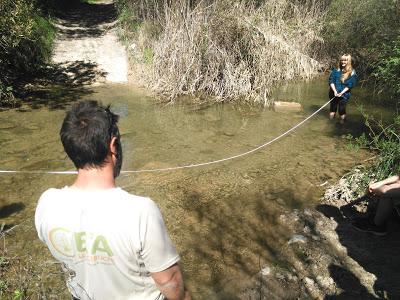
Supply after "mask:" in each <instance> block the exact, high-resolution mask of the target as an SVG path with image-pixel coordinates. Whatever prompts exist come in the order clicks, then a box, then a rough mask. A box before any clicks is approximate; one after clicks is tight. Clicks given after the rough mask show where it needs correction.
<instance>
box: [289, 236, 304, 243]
mask: <svg viewBox="0 0 400 300" xmlns="http://www.w3.org/2000/svg"><path fill="white" fill-rule="evenodd" d="M294 243H304V244H305V243H307V238H306V237H305V236H304V235H301V234H295V235H293V236H292V237H291V239H290V240H289V241H288V244H289V245H290V244H294Z"/></svg>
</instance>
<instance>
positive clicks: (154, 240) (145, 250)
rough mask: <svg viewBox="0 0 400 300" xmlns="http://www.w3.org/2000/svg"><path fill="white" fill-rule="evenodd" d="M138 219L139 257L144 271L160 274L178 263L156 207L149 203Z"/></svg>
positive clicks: (176, 254) (176, 253) (177, 255)
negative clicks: (144, 268) (142, 262)
mask: <svg viewBox="0 0 400 300" xmlns="http://www.w3.org/2000/svg"><path fill="white" fill-rule="evenodd" d="M146 210H147V211H146V212H144V213H143V214H142V216H141V218H140V222H141V224H140V240H141V255H142V258H143V260H144V263H145V266H146V269H147V270H148V271H149V272H151V273H155V272H161V271H164V270H165V269H168V268H169V267H170V266H172V265H174V264H175V263H176V262H178V261H179V259H180V258H179V254H178V252H177V251H176V249H175V247H174V245H173V244H172V242H171V239H170V237H169V235H168V232H167V228H166V227H165V224H164V220H163V218H162V216H161V212H160V210H159V209H158V207H157V205H156V204H155V203H154V202H152V201H150V202H149V205H148V206H147V208H146Z"/></svg>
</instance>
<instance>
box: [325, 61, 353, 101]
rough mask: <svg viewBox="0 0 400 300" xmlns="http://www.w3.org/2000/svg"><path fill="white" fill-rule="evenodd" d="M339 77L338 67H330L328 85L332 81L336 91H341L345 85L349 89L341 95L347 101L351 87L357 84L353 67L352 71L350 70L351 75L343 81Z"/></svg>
mask: <svg viewBox="0 0 400 300" xmlns="http://www.w3.org/2000/svg"><path fill="white" fill-rule="evenodd" d="M341 77H342V71H341V70H340V69H332V72H331V74H330V75H329V85H331V83H333V84H334V85H335V88H336V91H337V92H338V93H340V92H341V91H343V90H344V88H345V87H348V88H349V90H348V91H347V92H346V93H344V94H343V95H342V97H343V99H344V100H346V101H348V100H349V98H350V93H351V89H352V88H353V87H354V86H355V85H356V84H357V74H356V71H355V70H354V69H353V71H351V75H350V76H349V77H348V78H347V79H346V80H345V81H344V82H342V81H341V80H340V78H341Z"/></svg>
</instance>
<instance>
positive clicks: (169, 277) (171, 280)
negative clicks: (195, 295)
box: [150, 264, 191, 300]
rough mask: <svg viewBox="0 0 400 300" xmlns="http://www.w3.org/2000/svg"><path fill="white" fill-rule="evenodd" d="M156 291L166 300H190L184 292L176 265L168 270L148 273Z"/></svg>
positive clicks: (180, 274) (179, 271) (180, 275)
mask: <svg viewBox="0 0 400 300" xmlns="http://www.w3.org/2000/svg"><path fill="white" fill-rule="evenodd" d="M150 274H151V277H153V279H154V282H155V283H156V285H157V287H158V289H159V290H160V291H161V293H162V294H163V295H164V296H165V297H166V298H167V299H168V300H190V299H191V297H190V295H189V292H188V291H185V287H184V284H183V278H182V273H181V270H180V268H179V266H178V264H174V265H172V266H171V267H169V268H168V269H166V270H164V271H161V272H155V273H150Z"/></svg>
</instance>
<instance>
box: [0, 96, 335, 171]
mask: <svg viewBox="0 0 400 300" xmlns="http://www.w3.org/2000/svg"><path fill="white" fill-rule="evenodd" d="M334 98H335V97H333V98H332V99H329V101H328V102H326V103H325V104H324V105H322V106H321V107H320V108H319V109H317V110H316V111H315V112H313V113H312V114H311V115H309V116H308V117H307V118H305V119H304V120H303V121H301V122H300V123H298V124H296V125H295V126H293V127H292V128H290V129H289V130H287V131H285V132H284V133H282V134H280V135H278V136H277V137H275V138H273V139H272V140H270V141H268V142H265V143H264V144H262V145H260V146H258V147H256V148H253V149H251V150H249V151H247V152H244V153H241V154H237V155H233V156H230V157H226V158H222V159H218V160H213V161H208V162H202V163H195V164H190V165H184V166H176V167H168V168H160V169H147V170H146V169H145V170H128V171H121V174H130V173H149V172H165V171H174V170H180V169H189V168H195V167H203V166H208V165H213V164H218V163H222V162H225V161H229V160H232V159H236V158H239V157H243V156H246V155H249V154H251V153H253V152H256V151H258V150H260V149H262V148H264V147H266V146H268V145H270V144H272V143H274V142H276V141H277V140H279V139H281V138H283V137H284V136H286V135H288V134H289V133H291V132H292V131H294V130H295V129H297V128H299V127H300V126H301V125H303V124H304V123H305V122H307V121H308V120H309V119H311V118H312V117H314V116H315V115H316V114H317V113H319V112H320V111H321V110H322V109H323V108H324V107H325V106H327V105H328V104H329V103H330V102H331V101H332V100H333V99H334ZM0 173H22V174H77V173H78V172H77V171H39V170H38V171H17V170H0Z"/></svg>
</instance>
